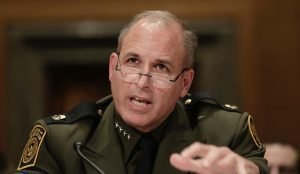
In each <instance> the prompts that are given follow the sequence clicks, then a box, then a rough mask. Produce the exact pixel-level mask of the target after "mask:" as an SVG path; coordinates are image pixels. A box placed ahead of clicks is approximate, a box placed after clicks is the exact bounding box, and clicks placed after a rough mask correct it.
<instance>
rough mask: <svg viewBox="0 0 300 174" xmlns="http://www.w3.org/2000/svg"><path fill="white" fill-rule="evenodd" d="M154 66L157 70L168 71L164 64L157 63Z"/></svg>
mask: <svg viewBox="0 0 300 174" xmlns="http://www.w3.org/2000/svg"><path fill="white" fill-rule="evenodd" d="M155 68H156V69H157V70H158V71H164V72H168V71H169V69H168V67H167V66H166V65H164V64H157V65H155Z"/></svg>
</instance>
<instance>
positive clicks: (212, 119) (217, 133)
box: [183, 93, 261, 147]
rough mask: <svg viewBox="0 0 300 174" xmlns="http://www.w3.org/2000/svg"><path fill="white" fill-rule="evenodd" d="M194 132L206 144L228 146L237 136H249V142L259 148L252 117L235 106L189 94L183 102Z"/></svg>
mask: <svg viewBox="0 0 300 174" xmlns="http://www.w3.org/2000/svg"><path fill="white" fill-rule="evenodd" d="M183 102H184V105H185V108H186V111H187V113H188V115H189V117H190V119H191V120H192V122H191V123H192V125H193V127H194V130H195V131H196V132H201V134H202V135H204V136H205V137H206V138H207V141H208V142H211V143H215V144H219V145H228V144H230V143H229V142H232V141H234V139H235V138H237V137H239V136H245V135H246V134H248V135H251V136H250V137H252V138H250V139H252V140H253V141H252V140H250V141H251V142H254V143H255V144H256V145H257V146H258V147H260V146H261V143H260V141H259V138H258V136H257V133H256V130H255V126H254V121H253V118H252V116H251V115H250V114H249V113H247V112H242V111H240V110H239V109H238V107H237V106H236V105H229V104H222V103H220V102H218V101H217V100H216V99H214V98H212V97H210V96H209V95H207V94H203V93H197V94H191V95H189V96H187V97H185V98H184V100H183Z"/></svg>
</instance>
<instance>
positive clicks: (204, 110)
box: [182, 93, 243, 120]
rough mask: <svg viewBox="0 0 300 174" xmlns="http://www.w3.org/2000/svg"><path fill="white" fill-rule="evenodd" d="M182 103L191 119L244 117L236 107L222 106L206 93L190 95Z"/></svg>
mask: <svg viewBox="0 0 300 174" xmlns="http://www.w3.org/2000/svg"><path fill="white" fill-rule="evenodd" d="M182 102H183V104H184V106H185V109H186V111H187V112H188V114H189V115H190V117H192V119H196V120H201V119H203V118H204V117H206V118H207V117H213V116H214V117H220V119H226V117H238V116H241V115H243V112H241V111H240V110H239V109H238V107H237V106H236V105H230V104H222V103H221V102H219V101H218V100H217V99H215V98H213V97H211V96H209V95H208V94H206V93H195V94H188V95H187V96H186V97H184V98H183V99H182Z"/></svg>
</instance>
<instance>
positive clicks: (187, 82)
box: [180, 69, 194, 97]
mask: <svg viewBox="0 0 300 174" xmlns="http://www.w3.org/2000/svg"><path fill="white" fill-rule="evenodd" d="M193 79H194V69H189V70H187V71H185V72H184V74H183V87H182V89H181V93H180V97H184V96H186V94H187V93H188V92H189V89H190V87H191V85H192V82H193Z"/></svg>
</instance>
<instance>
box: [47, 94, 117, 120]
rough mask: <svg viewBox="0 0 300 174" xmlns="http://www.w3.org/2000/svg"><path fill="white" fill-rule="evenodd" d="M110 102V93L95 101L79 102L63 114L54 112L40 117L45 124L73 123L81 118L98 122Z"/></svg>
mask: <svg viewBox="0 0 300 174" xmlns="http://www.w3.org/2000/svg"><path fill="white" fill-rule="evenodd" d="M111 102H112V97H111V95H109V96H107V97H104V98H103V99H101V100H99V101H97V102H81V103H80V104H79V105H77V106H75V107H74V108H73V109H72V110H71V111H69V112H67V113H63V114H55V115H52V116H49V117H46V118H44V119H42V120H43V121H44V122H45V123H46V124H47V125H52V124H74V123H76V122H80V121H83V120H92V121H93V122H98V121H99V120H100V119H101V116H102V114H103V113H104V110H105V109H106V107H107V106H108V105H109V104H110V103H111Z"/></svg>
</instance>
